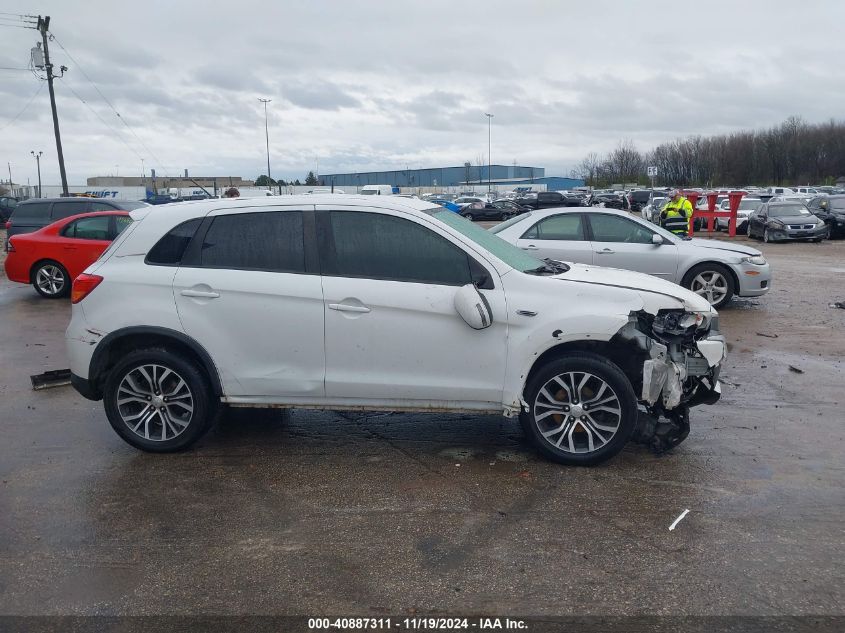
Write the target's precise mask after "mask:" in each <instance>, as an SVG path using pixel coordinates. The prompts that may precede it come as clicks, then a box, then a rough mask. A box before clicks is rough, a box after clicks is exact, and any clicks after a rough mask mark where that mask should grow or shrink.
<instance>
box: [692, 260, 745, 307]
mask: <svg viewBox="0 0 845 633" xmlns="http://www.w3.org/2000/svg"><path fill="white" fill-rule="evenodd" d="M683 286H684V287H686V288H689V289H690V290H692V291H693V292H694V293H695V294H697V295H700V296H702V297H704V298H705V299H707V302H708V303H709V304H710V305H711V306H713V307H714V308H717V309H718V308H721V307H722V306H724V305H725V304H726V303H728V302H729V301H730V300H731V298H732V297H733V295H734V284H733V277H731V274H730V273H729V272H728V271H727V270H726V269H725V268H724V267H723V266H720V265H718V264H704V265H702V266H697V267H695V268H693V269H692V270H691V271H690V272H689V273H687V275H686V277H685V279H684V283H683Z"/></svg>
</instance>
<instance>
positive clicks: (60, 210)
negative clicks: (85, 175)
mask: <svg viewBox="0 0 845 633" xmlns="http://www.w3.org/2000/svg"><path fill="white" fill-rule="evenodd" d="M90 210H91V201H90V200H89V199H88V198H69V199H67V200H57V201H56V202H54V203H53V208H52V209H51V210H50V217H49V219H48V218H45V220H46V221H45V223H44V226H47V225H48V224H50V223H52V222H55V221H56V220H64V219H65V218H69V217H70V216H72V215H79V214H80V213H86V212H88V211H90Z"/></svg>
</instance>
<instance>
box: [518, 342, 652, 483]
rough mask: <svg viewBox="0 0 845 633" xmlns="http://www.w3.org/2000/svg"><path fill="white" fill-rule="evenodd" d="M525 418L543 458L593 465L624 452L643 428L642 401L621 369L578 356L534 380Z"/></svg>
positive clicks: (591, 356)
mask: <svg viewBox="0 0 845 633" xmlns="http://www.w3.org/2000/svg"><path fill="white" fill-rule="evenodd" d="M524 395H525V399H526V401H527V402H528V406H529V407H530V409H529V411H527V412H526V411H522V412H521V413H520V416H519V419H520V422H521V423H522V427H523V429H524V430H525V434H526V436H528V438H529V439H530V440H531V442H532V443H533V444H534V447H535V448H536V449H537V451H538V452H539V453H540V454H542V455H543V456H545V457H547V458H548V459H550V460H552V461H556V462H558V463H560V464H566V465H570V466H593V465H595V464H600V463H602V462H604V461H607V460H608V459H610V458H611V457H614V456H615V455H617V454H618V453H619V451H621V450H622V449H623V448H624V446H625V444H627V443H628V440H629V439H630V438H631V434H632V433H633V432H634V428H635V427H636V424H637V398H636V396H635V395H634V390H633V388H632V386H631V382H630V381H629V380H628V378H627V376H625V374H624V373H623V372H622V370H621V369H619V367H617V366H616V365H615V364H613V363H612V362H610V361H609V360H607V359H606V358H604V357H602V356H598V355H596V354H589V353H586V352H577V353H572V354H569V355H567V356H565V357H563V358H559V359H556V360H552V361H549V362H548V363H546V364H545V365H544V366H543V367H542V368H540V370H539V371H538V372H536V373H535V374H534V376H533V377H532V378H531V379H530V380H529V381H528V384H527V385H526V387H525V394H524Z"/></svg>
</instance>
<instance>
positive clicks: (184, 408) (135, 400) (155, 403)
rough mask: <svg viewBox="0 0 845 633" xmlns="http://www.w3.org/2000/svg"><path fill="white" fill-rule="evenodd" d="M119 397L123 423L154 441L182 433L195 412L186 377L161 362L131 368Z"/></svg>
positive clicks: (171, 437)
mask: <svg viewBox="0 0 845 633" xmlns="http://www.w3.org/2000/svg"><path fill="white" fill-rule="evenodd" d="M116 400H117V410H118V413H119V414H120V418H121V420H123V423H124V424H125V425H126V426H127V427H129V429H130V430H131V431H132V432H133V433H135V434H136V435H138V436H139V437H142V438H143V439H145V440H150V441H156V442H164V441H166V440H172V439H174V438H175V437H177V436H178V435H181V434H182V433H183V432H184V431H185V429H187V428H188V425H189V424H190V423H191V418H192V417H193V414H194V396H193V394H192V393H191V390H190V388H189V387H188V384H187V383H186V382H185V380H184V378H182V376H180V375H179V374H177V373H176V372H175V371H173V370H172V369H169V368H167V367H163V366H161V365H141V366H139V367H135V368H134V369H132V370H130V371H129V372H128V373H127V374H126V375H125V376H124V377H123V380H121V381H120V385H119V386H118V388H117V398H116Z"/></svg>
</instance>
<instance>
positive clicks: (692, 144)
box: [572, 117, 845, 187]
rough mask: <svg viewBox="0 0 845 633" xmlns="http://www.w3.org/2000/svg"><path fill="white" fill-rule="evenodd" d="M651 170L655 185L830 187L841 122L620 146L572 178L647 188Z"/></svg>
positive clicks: (844, 151)
mask: <svg viewBox="0 0 845 633" xmlns="http://www.w3.org/2000/svg"><path fill="white" fill-rule="evenodd" d="M649 166H655V167H657V173H658V176H657V177H656V178H655V184H656V185H682V186H704V187H712V186H720V185H729V186H736V187H741V186H744V185H798V184H818V185H821V184H826V185H830V184H833V183H834V182H835V181H836V179H837V178H839V177H842V176H845V122H843V121H835V120H833V119H831V120H830V121H828V122H826V123H807V122H805V121H803V120H802V119H801V118H800V117H789V118H788V119H786V121H784V122H783V123H781V124H780V125H776V126H773V127H771V128H768V129H763V130H756V131H740V132H733V133H731V134H720V135H716V136H706V137H705V136H690V137H687V138H679V139H676V140H674V141H669V142H667V143H662V144H660V145H658V146H657V147H655V148H654V149H652V150H651V151H647V152H640V151H639V150H638V149H637V148H636V147H635V145H634V143H633V142H632V141H630V140H622V141H620V142H619V143H618V145H617V146H616V148H614V149H613V150H612V151H611V152H610V153H609V154H607V155H605V156H599V155H598V154H596V153H595V152H593V153H590V154H588V155H587V156H585V157H584V159H583V160H582V161H581V162H580V163H579V164H578V166H577V167H576V168H575V169H573V170H572V176H573V177H574V178H581V179H583V180H585V181H586V183H587V184H588V185H590V186H593V187H606V186H609V185H611V184H628V183H638V184H645V183H648V182H649V181H650V179H649V178H648V176H647V167H649Z"/></svg>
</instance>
